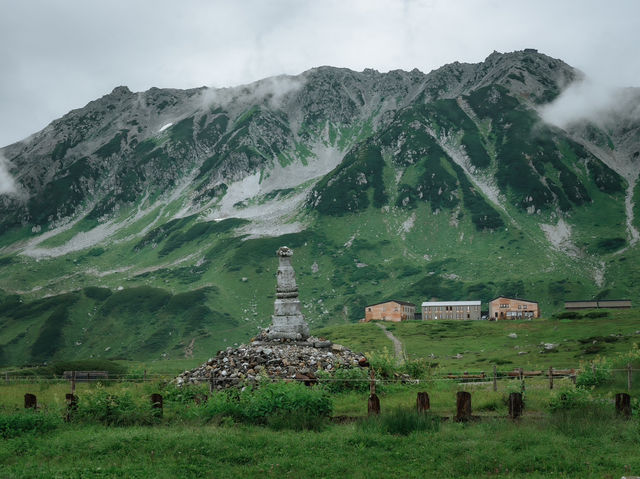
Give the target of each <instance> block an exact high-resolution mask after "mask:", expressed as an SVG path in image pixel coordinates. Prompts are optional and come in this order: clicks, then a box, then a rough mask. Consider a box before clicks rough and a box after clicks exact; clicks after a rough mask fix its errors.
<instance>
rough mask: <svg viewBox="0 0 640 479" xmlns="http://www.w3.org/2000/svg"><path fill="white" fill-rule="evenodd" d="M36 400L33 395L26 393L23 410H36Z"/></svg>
mask: <svg viewBox="0 0 640 479" xmlns="http://www.w3.org/2000/svg"><path fill="white" fill-rule="evenodd" d="M37 407H38V399H37V398H36V395H35V394H31V393H26V394H25V395H24V408H25V409H37Z"/></svg>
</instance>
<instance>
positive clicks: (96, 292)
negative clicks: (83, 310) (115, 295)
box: [83, 286, 112, 301]
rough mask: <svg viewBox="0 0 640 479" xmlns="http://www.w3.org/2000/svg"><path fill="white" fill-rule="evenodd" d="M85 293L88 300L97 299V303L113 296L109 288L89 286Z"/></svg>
mask: <svg viewBox="0 0 640 479" xmlns="http://www.w3.org/2000/svg"><path fill="white" fill-rule="evenodd" d="M83 291H84V294H85V296H86V297H87V298H91V299H95V300H96V301H104V300H105V299H107V298H108V297H109V296H111V294H112V292H111V290H110V289H109V288H101V287H99V286H87V287H86V288H84V289H83Z"/></svg>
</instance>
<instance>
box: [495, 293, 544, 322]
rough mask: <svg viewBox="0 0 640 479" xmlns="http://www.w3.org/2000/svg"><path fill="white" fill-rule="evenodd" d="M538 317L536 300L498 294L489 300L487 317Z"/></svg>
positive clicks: (496, 318) (538, 311)
mask: <svg viewBox="0 0 640 479" xmlns="http://www.w3.org/2000/svg"><path fill="white" fill-rule="evenodd" d="M539 317H540V308H539V307H538V303H537V301H529V300H527V299H519V298H505V297H504V296H499V297H497V298H495V299H492V300H491V301H490V302H489V319H490V320H493V321H495V320H498V319H532V318H539Z"/></svg>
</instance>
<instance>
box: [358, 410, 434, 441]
mask: <svg viewBox="0 0 640 479" xmlns="http://www.w3.org/2000/svg"><path fill="white" fill-rule="evenodd" d="M358 424H359V427H360V428H362V429H363V430H365V431H367V432H374V433H386V434H394V435H401V436H407V435H409V434H411V433H412V432H436V431H438V430H439V429H440V418H439V417H438V416H436V415H434V414H431V413H429V412H426V413H418V412H417V411H415V410H408V409H404V408H397V409H394V410H392V411H391V413H389V414H383V415H380V416H371V417H368V418H367V419H365V420H363V421H361V422H360V423H358Z"/></svg>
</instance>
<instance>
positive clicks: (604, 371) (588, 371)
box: [576, 359, 611, 388]
mask: <svg viewBox="0 0 640 479" xmlns="http://www.w3.org/2000/svg"><path fill="white" fill-rule="evenodd" d="M610 378H611V365H610V364H609V363H608V362H607V361H605V360H604V359H596V360H595V361H594V362H593V363H592V365H591V366H589V365H585V364H582V365H581V367H580V373H578V375H577V377H576V386H578V387H582V388H585V387H593V386H598V385H600V384H603V383H605V382H606V381H607V380H609V379H610Z"/></svg>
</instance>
